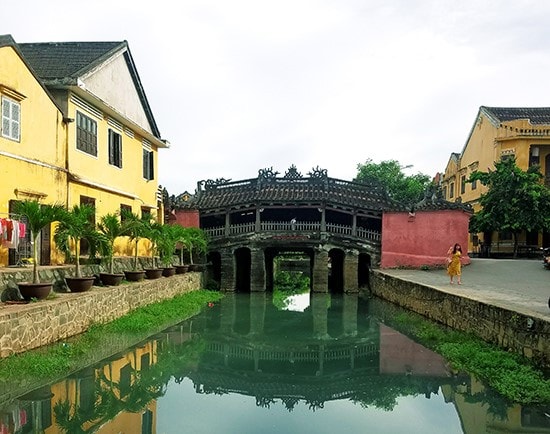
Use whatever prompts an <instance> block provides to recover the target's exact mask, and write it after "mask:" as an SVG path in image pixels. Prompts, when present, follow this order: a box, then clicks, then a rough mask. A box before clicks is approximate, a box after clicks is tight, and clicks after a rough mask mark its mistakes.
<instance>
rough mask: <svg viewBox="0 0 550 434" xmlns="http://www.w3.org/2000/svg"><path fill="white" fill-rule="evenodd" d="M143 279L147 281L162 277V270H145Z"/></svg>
mask: <svg viewBox="0 0 550 434" xmlns="http://www.w3.org/2000/svg"><path fill="white" fill-rule="evenodd" d="M145 277H146V278H147V279H158V278H160V277H162V268H146V269H145Z"/></svg>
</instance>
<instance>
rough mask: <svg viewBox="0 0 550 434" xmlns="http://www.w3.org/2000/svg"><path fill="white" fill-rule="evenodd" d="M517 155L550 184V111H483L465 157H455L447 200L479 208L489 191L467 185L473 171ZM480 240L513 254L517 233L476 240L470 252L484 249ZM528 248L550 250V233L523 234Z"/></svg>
mask: <svg viewBox="0 0 550 434" xmlns="http://www.w3.org/2000/svg"><path fill="white" fill-rule="evenodd" d="M506 156H514V157H515V159H516V164H517V165H518V167H520V168H521V169H522V170H527V169H528V168H529V167H530V166H532V165H539V166H540V168H541V172H542V173H543V174H544V182H545V184H546V185H547V186H550V108H547V107H537V108H504V107H484V106H481V107H480V108H479V112H478V114H477V116H476V119H475V122H474V125H473V126H472V129H471V130H470V134H469V136H468V138H467V140H466V143H465V145H464V147H463V148H462V151H461V152H460V153H453V154H451V156H450V158H449V161H448V163H447V167H446V169H445V174H444V176H443V180H442V189H443V195H444V198H445V199H447V200H449V201H461V202H463V203H469V204H471V205H472V206H473V208H474V211H478V210H479V198H480V196H481V194H483V193H484V192H486V191H487V189H486V187H484V186H483V185H481V184H479V183H467V182H466V180H467V179H468V178H469V177H470V175H471V174H472V172H473V171H475V170H479V171H482V172H487V171H488V170H493V169H494V163H495V162H497V161H500V160H501V159H502V158H503V157H504V158H506ZM478 239H479V242H480V243H481V242H483V241H484V242H485V244H488V243H489V241H490V244H491V251H492V252H494V253H498V252H509V251H510V250H511V249H512V248H513V245H512V235H511V234H508V233H500V234H498V233H494V234H479V236H472V239H471V241H472V242H471V245H470V249H469V250H470V251H472V250H473V251H476V250H477V249H478V248H479V245H478ZM520 243H521V244H522V245H524V246H542V245H545V246H546V245H548V246H550V234H548V233H544V234H539V233H527V234H522V236H521V238H520Z"/></svg>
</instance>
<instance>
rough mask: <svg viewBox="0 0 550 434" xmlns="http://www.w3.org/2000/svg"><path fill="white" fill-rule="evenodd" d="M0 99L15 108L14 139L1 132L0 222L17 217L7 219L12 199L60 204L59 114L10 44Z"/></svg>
mask: <svg viewBox="0 0 550 434" xmlns="http://www.w3.org/2000/svg"><path fill="white" fill-rule="evenodd" d="M0 97H1V98H2V103H4V102H5V101H6V99H7V100H8V101H15V102H16V103H18V104H19V107H20V119H19V120H20V128H19V139H18V140H14V139H13V138H7V137H5V131H4V130H2V133H0V173H1V174H2V176H1V179H2V182H0V218H9V217H16V216H10V202H12V203H13V201H16V200H25V199H38V200H40V201H41V202H43V203H60V204H65V203H66V201H67V172H66V170H65V158H66V151H67V147H66V143H65V135H66V133H65V131H66V125H65V124H64V123H63V115H62V113H61V111H60V109H59V108H58V106H56V104H55V103H54V101H53V100H52V98H51V96H50V95H49V94H48V92H47V91H46V89H45V88H44V87H43V86H42V85H41V84H40V82H39V81H38V80H37V78H36V77H35V75H34V74H33V73H32V71H31V70H30V69H29V67H28V66H27V65H26V63H25V61H24V60H23V58H22V57H21V55H20V53H19V52H18V50H17V49H16V48H15V47H14V46H11V45H4V46H0ZM0 125H2V124H0ZM7 264H8V248H7V247H5V246H0V265H3V266H5V265H7Z"/></svg>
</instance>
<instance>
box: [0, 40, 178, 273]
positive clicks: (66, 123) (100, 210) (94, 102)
mask: <svg viewBox="0 0 550 434" xmlns="http://www.w3.org/2000/svg"><path fill="white" fill-rule="evenodd" d="M4 39H9V40H10V41H11V45H10V46H6V47H5V48H3V51H2V52H1V54H2V55H1V56H0V57H1V59H0V62H1V63H0V65H4V64H5V65H6V67H5V68H0V71H2V72H0V89H8V90H7V91H6V90H5V91H3V92H8V93H7V94H6V95H5V98H9V100H10V101H15V103H19V104H21V105H22V107H21V132H20V135H21V137H20V139H18V140H17V139H14V138H9V137H8V138H5V137H4V133H3V134H2V138H0V140H1V141H0V150H2V151H4V150H5V148H6V147H8V146H9V145H10V144H11V145H12V146H11V147H12V148H13V147H14V146H13V143H12V142H15V143H19V142H21V144H23V143H24V144H25V145H26V146H25V147H23V146H21V145H20V146H19V147H18V150H19V151H20V152H21V153H22V154H23V151H24V154H23V155H22V156H21V157H22V158H25V159H30V160H32V161H35V160H36V161H39V162H40V163H47V164H48V166H47V168H48V173H47V174H46V173H43V172H46V169H45V168H44V167H43V165H37V167H40V173H38V172H37V169H35V168H32V169H31V168H27V167H21V168H19V167H18V168H16V169H14V170H13V171H10V172H9V173H12V174H13V176H12V178H13V179H17V180H19V179H21V180H23V179H24V180H25V189H24V190H25V191H26V192H30V193H32V194H33V196H31V197H34V198H41V199H43V202H44V203H46V202H49V203H54V202H56V203H61V204H63V205H65V206H67V207H72V206H73V205H76V204H78V205H80V204H91V205H93V206H94V207H95V209H96V218H99V217H101V216H102V215H105V214H107V213H109V212H116V211H119V210H121V209H126V210H131V211H132V212H134V213H136V214H139V215H151V216H158V218H159V219H160V218H161V217H162V215H163V210H162V197H161V195H160V194H159V191H158V190H159V186H158V150H159V149H162V148H167V147H168V142H167V141H166V140H163V139H162V138H161V135H160V132H159V130H158V127H157V124H156V121H155V119H154V117H153V113H152V110H151V108H150V106H149V103H148V101H147V97H146V95H145V92H144V89H143V86H142V84H141V81H140V78H139V75H138V73H137V69H136V65H135V64H134V61H133V58H132V55H131V53H130V49H129V47H128V43H127V42H126V41H122V42H61V43H29V44H15V43H14V42H13V40H12V39H11V37H9V36H8V37H4ZM17 54H19V55H18V56H17ZM14 56H17V57H16V58H15V57H14ZM5 57H6V59H4V58H5ZM12 58H13V59H12ZM16 60H17V61H16ZM25 66H27V68H26V76H28V79H26V80H23V79H22V78H20V77H21V76H20V74H19V73H18V71H19V70H20V69H21V70H24V69H25V68H24V67H25ZM3 74H5V77H4V75H3ZM2 86H3V87H2ZM22 86H25V87H22ZM29 87H33V89H35V90H34V91H33V92H34V93H31V91H30V90H27V88H29ZM39 90H41V91H42V94H40V93H39ZM10 92H11V93H10ZM2 95H3V98H4V93H2ZM14 95H15V96H14ZM18 95H19V96H18ZM18 98H19V101H18ZM3 100H4V99H3ZM10 104H11V102H10ZM56 116H57V117H56ZM7 153H8V151H7V150H6V152H5V153H4V154H2V165H5V164H6V165H9V166H10V168H11V167H12V163H11V161H10V162H7V161H6V163H4V156H5V154H7ZM6 158H8V156H6ZM25 162H26V160H25ZM27 164H28V163H27ZM50 166H52V168H50ZM50 172H52V173H55V174H56V176H55V177H52V176H53V175H51V174H50ZM48 176H49V177H48ZM18 182H19V181H18ZM26 184H29V185H26ZM18 185H19V184H16V185H15V187H18ZM14 190H17V191H19V192H21V191H23V188H13V187H12V186H11V185H10V186H8V187H6V186H2V190H0V192H1V195H0V203H1V204H2V206H4V208H6V209H1V210H0V212H4V213H9V209H7V207H8V206H7V205H6V203H9V201H10V200H16V199H20V197H19V196H16V193H15V192H14ZM27 197H28V195H27ZM43 238H44V240H45V241H46V240H47V234H46V235H45V236H44V237H43ZM45 244H46V243H45ZM43 250H47V248H46V249H43ZM118 253H122V254H125V253H127V254H130V253H131V251H130V249H129V247H128V249H127V250H121V249H120V248H119V249H118ZM6 256H7V255H6V254H5V253H3V256H0V258H1V259H0V260H2V261H3V262H2V264H0V265H5V264H6ZM12 260H13V258H12ZM41 262H42V263H49V262H50V259H49V258H44V256H43V257H42V259H41Z"/></svg>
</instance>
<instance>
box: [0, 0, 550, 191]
mask: <svg viewBox="0 0 550 434" xmlns="http://www.w3.org/2000/svg"><path fill="white" fill-rule="evenodd" d="M0 10H3V11H9V13H8V15H9V19H3V20H2V23H1V24H0V29H1V30H0V34H11V35H12V36H13V37H14V39H15V40H16V42H58V41H65V42H66V41H120V40H127V41H128V43H129V46H130V50H131V52H132V55H133V57H134V61H135V63H136V65H137V69H138V73H139V74H140V77H141V81H142V83H143V86H144V88H145V92H146V94H147V98H148V100H149V103H150V105H151V108H152V110H153V114H154V116H155V119H156V121H157V125H158V127H159V129H160V132H161V134H162V137H163V138H164V139H167V140H168V141H169V142H170V143H171V148H170V149H167V150H161V151H160V156H159V159H160V161H159V172H160V173H159V178H160V184H162V185H163V186H165V187H166V188H167V189H168V191H169V193H170V194H179V193H181V192H183V191H184V190H188V191H190V192H193V191H194V190H195V187H196V183H197V181H199V180H202V179H216V178H222V177H223V178H226V179H227V178H230V179H233V180H239V179H245V178H253V177H256V176H257V174H258V170H259V169H262V168H267V167H273V169H274V170H276V171H278V172H280V173H281V175H283V174H284V173H285V172H286V170H288V168H289V167H290V165H291V164H295V165H296V167H297V168H298V170H299V171H300V172H301V173H302V174H303V175H306V174H307V172H309V171H310V170H311V169H312V168H313V167H317V166H319V167H320V168H323V169H327V170H328V175H329V176H331V177H334V178H342V179H348V180H351V179H352V178H353V177H354V176H355V175H356V173H357V164H358V163H363V162H365V161H366V160H367V159H369V158H370V159H372V160H374V161H375V162H380V161H382V160H389V159H395V160H398V161H399V162H400V163H401V164H403V165H413V167H412V168H410V169H407V170H406V173H407V174H413V173H417V172H422V173H425V174H428V175H434V174H435V173H436V172H438V171H443V170H444V169H445V166H446V164H447V161H448V158H449V156H450V154H451V152H460V151H461V149H462V147H463V145H464V142H465V141H466V138H467V136H468V133H469V130H470V128H471V127H472V125H473V123H474V120H475V116H476V114H477V111H478V109H479V106H481V105H486V106H501V107H542V106H550V96H549V94H550V90H549V86H550V79H549V71H550V55H549V50H550V25H548V22H549V19H550V2H547V1H544V0H538V1H534V0H514V1H512V0H510V1H505V0H501V1H496V0H456V1H455V0H425V1H422V0H363V1H360V0H335V1H332V0H317V1H314V0H311V1H308V0H277V1H262V0H231V1H228V0H211V1H208V0H179V1H175V0H174V1H166V0H157V1H154V2H144V1H139V0H138V1H136V0H132V1H130V0H109V1H105V0H95V1H93V2H83V1H73V2H67V1H56V0H55V1H45V0H30V1H25V0H21V1H18V2H14V1H9V2H8V0H0ZM6 18H7V17H6Z"/></svg>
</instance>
